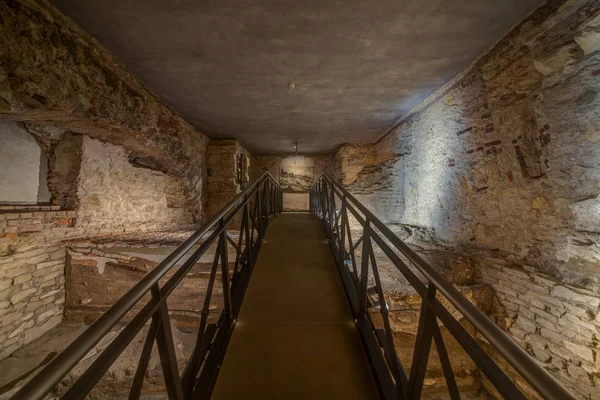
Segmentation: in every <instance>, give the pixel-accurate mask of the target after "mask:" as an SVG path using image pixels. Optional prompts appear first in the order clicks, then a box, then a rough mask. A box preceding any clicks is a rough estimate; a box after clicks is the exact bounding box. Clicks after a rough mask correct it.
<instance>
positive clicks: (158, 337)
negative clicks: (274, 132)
mask: <svg viewBox="0 0 600 400" xmlns="http://www.w3.org/2000/svg"><path fill="white" fill-rule="evenodd" d="M282 210H283V195H282V191H281V187H280V186H279V185H278V184H277V182H276V181H275V180H274V179H273V177H272V176H271V175H270V174H269V173H268V172H265V173H264V174H263V175H262V176H261V177H260V178H258V179H257V180H255V181H254V182H253V183H252V184H250V185H249V187H248V188H246V189H245V190H243V191H242V192H241V193H240V194H239V195H238V196H237V197H236V198H235V199H233V200H232V201H231V202H230V203H229V204H227V206H225V207H224V208H223V209H222V210H221V211H219V213H218V214H217V215H215V216H214V217H212V218H211V219H210V221H208V222H207V223H206V224H205V225H204V226H203V227H202V228H200V229H199V230H197V231H196V232H194V233H193V234H192V235H191V236H190V237H189V238H188V239H187V240H186V241H185V242H183V243H182V244H181V245H180V246H179V247H177V249H175V250H174V251H173V252H172V253H171V254H170V255H169V256H168V257H166V258H165V259H164V260H163V261H162V262H161V263H160V264H158V265H157V266H156V267H155V268H154V269H153V270H152V271H150V272H149V273H148V274H147V275H146V276H144V278H142V279H141V280H140V281H139V282H138V283H137V284H135V286H133V287H132V288H131V289H130V290H129V291H128V292H127V293H126V294H125V295H123V297H121V298H120V299H119V300H118V301H117V302H116V303H115V304H114V305H113V306H112V307H110V309H108V310H107V311H106V312H105V313H104V314H102V316H100V317H99V318H98V319H97V320H96V321H95V322H94V323H93V324H92V325H90V326H89V327H88V328H87V330H86V331H85V332H84V333H83V334H81V336H79V337H78V338H76V339H75V340H74V341H73V343H71V344H70V345H69V346H68V347H67V348H66V349H64V350H63V351H62V352H61V353H60V354H58V355H57V356H56V357H55V358H54V359H52V361H50V362H49V363H48V364H47V365H46V366H45V367H44V368H43V369H42V370H41V371H40V372H39V373H38V374H37V375H36V376H35V377H34V378H33V379H31V380H30V381H29V382H28V383H27V384H25V385H24V386H23V387H22V388H21V389H20V390H19V391H18V392H17V393H16V394H15V395H14V396H13V397H12V398H13V399H15V400H17V399H18V400H23V399H27V400H33V399H41V398H43V397H44V396H45V395H46V394H47V393H49V392H50V391H52V390H53V389H54V388H55V387H56V385H57V384H59V382H61V380H62V379H63V378H64V377H65V376H66V375H67V374H68V373H69V372H70V371H71V370H72V369H73V368H74V367H75V366H76V365H77V363H78V362H79V361H80V360H82V359H83V358H84V357H85V356H86V354H88V352H90V350H92V349H93V348H94V347H95V346H96V344H97V343H98V342H99V341H100V340H101V339H102V338H104V337H105V336H106V335H107V333H109V332H110V331H111V329H113V328H114V327H115V326H116V325H117V324H118V323H119V322H120V320H121V319H122V318H123V317H124V316H125V315H126V314H127V313H129V312H131V311H132V309H133V307H134V306H135V305H136V304H137V303H138V302H139V301H140V300H142V298H143V297H144V296H146V295H148V294H149V295H150V296H151V297H150V300H149V301H148V302H147V303H146V304H145V305H144V306H143V307H142V308H141V310H139V311H137V312H134V314H133V318H132V319H131V320H130V321H129V322H128V323H127V324H126V325H125V326H124V327H123V329H122V330H121V331H120V333H119V334H118V335H117V336H116V337H115V339H114V340H113V341H112V342H111V343H110V344H109V345H108V347H106V348H105V350H104V351H102V353H101V354H100V355H99V356H98V357H97V358H96V359H95V360H94V361H93V363H92V364H91V365H90V366H89V367H88V368H87V369H86V370H85V372H84V373H83V374H82V375H81V376H79V378H78V379H77V380H76V381H75V382H74V384H73V385H72V386H71V387H70V388H69V389H68V390H67V391H66V393H64V395H63V396H62V398H63V399H83V398H85V397H86V396H87V394H88V393H89V392H90V391H91V390H92V389H93V387H94V386H95V385H96V384H97V383H98V381H99V380H100V379H101V378H102V376H103V375H104V374H105V373H106V371H108V369H109V368H110V366H111V365H113V363H114V362H115V361H116V360H117V358H118V357H119V355H120V354H121V353H122V352H123V350H125V348H126V347H127V346H128V345H129V343H130V342H131V341H132V340H133V339H134V338H135V337H136V335H137V334H138V333H139V332H140V331H141V330H142V328H143V327H144V326H145V325H146V323H147V322H148V321H149V320H150V319H152V321H151V323H150V327H149V329H148V332H147V335H146V338H145V342H144V345H143V348H142V352H141V354H140V359H139V363H138V365H137V370H136V373H135V375H134V377H133V381H132V385H131V389H130V394H129V398H130V399H138V398H139V397H140V394H141V389H142V384H143V382H144V375H145V373H146V370H147V368H148V365H149V362H150V356H151V352H152V347H153V345H154V342H156V345H157V348H158V353H159V356H160V363H161V367H162V371H163V377H164V382H165V385H166V389H167V392H168V396H169V399H177V400H182V399H189V398H194V399H207V398H208V397H209V396H210V392H211V390H212V387H213V385H214V382H215V380H216V377H217V372H218V368H219V365H220V363H221V362H222V359H223V356H224V353H225V350H226V347H227V342H228V340H229V337H230V335H231V332H232V331H233V327H234V325H235V321H236V318H237V315H238V312H239V309H240V305H241V302H242V299H243V296H244V293H245V291H246V288H247V284H248V281H249V278H250V274H251V272H252V267H253V266H254V263H255V261H256V257H257V254H258V251H259V250H260V246H261V243H262V241H263V237H264V234H265V231H266V229H267V225H268V224H269V220H270V218H271V217H273V216H275V215H277V214H279V213H280V212H281V211H282ZM238 221H241V226H240V229H239V236H238V240H237V243H235V241H234V239H233V238H232V237H231V236H230V235H229V234H228V226H229V224H232V225H233V224H237V223H238ZM215 241H216V242H217V245H216V252H215V256H214V260H213V262H212V269H211V271H210V277H209V282H208V286H207V289H206V293H205V299H204V304H203V307H202V311H201V313H200V324H199V330H198V336H197V340H196V343H195V347H194V351H193V353H192V355H191V357H190V359H189V360H188V362H187V365H186V367H185V369H184V371H183V373H182V374H181V375H180V373H179V368H178V364H177V358H176V354H175V349H174V342H173V335H172V332H171V324H170V321H169V310H168V308H167V299H168V298H169V295H170V294H172V292H173V290H174V289H175V288H176V287H177V286H178V285H179V284H180V283H181V282H182V280H183V279H184V277H185V276H186V274H187V273H188V272H189V271H190V270H191V269H192V267H193V266H194V265H195V264H196V263H197V262H198V260H199V259H200V257H201V256H202V255H203V254H204V253H205V252H206V251H207V250H208V248H209V247H210V246H211V245H212V244H213V243H214V242H215ZM196 245H199V247H198V248H197V249H196V250H194V251H193V252H191V255H190V256H189V258H188V259H187V260H185V262H183V264H182V265H181V266H180V267H179V268H178V269H177V270H176V271H174V273H173V274H172V276H171V277H170V278H169V279H168V280H167V281H166V283H164V284H163V285H162V286H160V285H159V280H160V279H161V278H162V277H164V276H165V274H166V273H167V272H169V271H170V270H171V269H172V268H173V267H174V266H175V265H176V264H177V262H178V261H179V260H181V259H182V258H183V257H184V256H185V255H186V254H188V253H189V252H190V251H191V250H192V249H193V248H194V247H195V246H196ZM229 245H230V246H231V247H232V248H233V249H235V254H236V256H235V261H234V265H233V272H232V274H231V276H230V272H229V260H228V254H229V252H228V246H229ZM219 268H220V273H221V284H222V294H223V303H224V305H223V310H222V312H221V314H220V316H219V319H218V322H217V323H213V324H210V323H208V316H209V307H210V302H211V296H212V292H213V288H214V285H215V281H216V276H217V271H218V270H219ZM199 295H200V293H199Z"/></svg>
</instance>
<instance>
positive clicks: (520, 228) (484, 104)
mask: <svg viewBox="0 0 600 400" xmlns="http://www.w3.org/2000/svg"><path fill="white" fill-rule="evenodd" d="M599 50H600V3H598V1H591V0H587V1H551V2H549V4H548V5H546V6H544V7H542V8H540V9H539V10H537V11H536V12H535V13H534V14H533V15H531V16H530V17H528V18H527V19H525V20H524V21H523V22H522V23H521V24H519V25H518V26H517V27H515V28H514V29H513V30H512V31H511V32H510V33H509V34H508V35H507V36H506V37H505V38H504V39H503V40H502V41H501V42H500V43H498V44H497V45H496V46H495V47H494V48H493V49H491V50H490V51H489V52H487V53H486V54H485V55H483V56H482V57H481V58H480V59H479V60H478V61H476V62H475V63H474V64H473V66H472V67H471V68H469V69H468V70H467V71H465V72H464V73H463V74H461V75H460V76H458V77H457V78H455V79H454V80H453V81H451V82H450V83H449V84H447V85H446V86H445V87H444V88H442V89H441V90H440V91H438V92H437V93H436V94H434V95H433V96H432V97H431V98H430V99H429V100H428V101H426V102H425V103H424V104H423V105H422V106H420V107H419V108H417V109H416V110H414V111H413V112H412V113H411V114H410V115H408V116H406V117H405V118H404V119H402V120H401V121H400V122H399V123H398V124H397V125H395V126H394V127H393V128H392V129H391V130H390V132H389V133H388V134H387V135H385V136H384V137H383V138H381V139H380V140H379V141H377V142H375V143H373V144H367V145H348V146H344V147H343V148H342V149H340V151H339V152H338V153H337V154H336V157H335V161H336V162H335V165H336V174H337V177H338V178H339V179H341V180H342V181H343V182H344V183H345V184H346V185H347V187H348V188H349V189H350V190H351V191H352V192H354V193H355V194H356V195H357V197H359V199H360V200H362V201H364V202H365V203H366V204H367V205H368V206H369V208H371V209H372V210H373V211H374V212H375V213H376V214H378V215H379V216H380V217H381V218H382V219H383V220H384V221H385V222H387V223H388V224H392V225H393V224H398V225H403V226H408V227H411V229H413V230H414V231H415V232H418V235H419V236H420V237H419V240H426V241H429V242H431V243H435V244H437V245H440V246H442V247H444V248H447V249H452V251H454V252H455V253H459V254H467V255H468V256H469V257H471V258H472V259H473V260H474V262H475V263H476V265H478V269H479V276H480V281H481V282H488V283H490V284H492V285H493V287H494V288H495V289H496V294H497V302H498V306H499V309H503V310H504V311H502V312H499V315H504V318H500V317H499V319H498V323H499V324H500V325H501V326H503V327H505V328H508V329H509V331H510V333H511V334H512V335H513V337H515V338H516V339H517V340H519V342H520V343H521V344H522V345H523V347H525V348H526V349H527V350H528V351H529V352H530V354H532V356H534V357H537V358H538V359H539V360H540V362H542V363H544V365H545V366H546V368H548V370H550V371H551V372H552V373H553V374H554V375H555V376H556V377H558V378H559V379H560V380H561V381H562V382H563V383H565V384H566V385H567V386H568V387H569V388H570V389H571V390H573V391H575V392H576V393H578V394H579V395H580V396H581V398H590V397H592V398H597V397H594V396H597V393H598V392H599V388H600V347H599V346H600V345H599V342H598V338H599V337H600V316H598V312H599V308H598V307H599V301H600V300H599V299H600V249H599V246H600V232H599V231H598V226H600V213H599V212H598V210H600V198H599V197H598V194H599V193H600V146H599V145H598V144H599V143H600V125H599V123H598V121H600V111H599V110H600V96H598V93H600V52H599ZM502 313H505V314H502Z"/></svg>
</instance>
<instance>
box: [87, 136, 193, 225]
mask: <svg viewBox="0 0 600 400" xmlns="http://www.w3.org/2000/svg"><path fill="white" fill-rule="evenodd" d="M81 151H82V162H81V167H80V171H79V177H78V185H77V197H78V204H79V205H78V213H79V219H78V223H77V227H81V228H84V229H87V230H89V229H97V230H98V231H104V232H107V231H108V232H143V231H157V230H168V229H173V228H182V227H185V226H189V225H191V224H193V222H194V219H193V214H192V210H191V207H188V201H187V196H186V191H187V188H186V186H185V182H184V181H183V179H182V178H177V177H173V176H169V175H167V174H165V173H163V172H160V171H155V170H152V169H148V168H143V167H135V166H133V165H132V164H131V163H130V162H129V161H128V154H127V152H126V151H125V149H123V148H122V147H121V146H115V145H112V144H110V143H102V142H100V141H98V140H95V139H90V138H89V137H85V136H84V138H83V142H82V148H81Z"/></svg>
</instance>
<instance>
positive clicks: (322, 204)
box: [311, 172, 574, 400]
mask: <svg viewBox="0 0 600 400" xmlns="http://www.w3.org/2000/svg"><path fill="white" fill-rule="evenodd" d="M328 186H329V188H328ZM335 196H337V197H338V198H339V199H341V203H342V204H341V208H340V210H339V211H338V210H337V208H336V206H335ZM327 208H330V209H329V210H327ZM354 208H355V209H354ZM346 209H348V210H350V212H351V213H352V214H353V215H354V216H355V217H356V219H357V221H359V223H360V224H361V225H362V226H363V228H364V230H365V231H364V233H363V236H362V239H361V240H362V243H363V247H364V246H365V244H367V245H369V246H370V244H368V243H367V242H370V239H371V238H372V239H373V240H374V241H375V242H376V243H377V244H378V245H379V246H380V248H381V249H382V250H383V251H384V253H386V255H387V256H388V257H389V258H390V259H391V261H392V262H393V263H394V264H395V266H396V267H397V268H398V269H399V270H400V272H401V273H403V274H404V275H405V276H406V277H407V278H410V279H409V282H411V283H412V284H413V286H414V287H415V289H417V291H418V292H419V294H420V295H421V296H422V298H423V306H422V309H425V308H427V306H429V308H432V309H433V310H432V311H433V312H434V314H436V317H438V318H440V320H442V322H444V323H445V324H446V323H450V324H451V323H452V322H451V321H450V320H449V319H448V318H447V317H448V315H446V313H445V312H444V311H443V310H442V308H444V309H445V307H444V306H443V305H442V304H441V303H440V302H439V300H437V299H436V298H435V292H436V291H439V292H440V293H441V294H443V295H444V296H445V297H446V298H447V299H448V301H449V302H450V303H451V304H452V305H453V306H454V307H455V308H456V309H457V310H458V311H459V312H460V313H461V314H462V315H463V316H464V317H465V318H466V319H467V320H468V321H469V322H470V323H471V324H472V325H473V326H474V327H475V328H476V329H477V330H478V331H479V332H480V333H481V334H482V335H483V337H485V338H486V339H487V340H488V341H489V343H490V344H491V345H492V346H493V347H494V348H495V349H496V350H497V351H498V352H499V353H500V354H501V355H502V356H503V357H504V358H505V359H506V360H507V361H508V362H509V363H510V364H511V365H512V366H513V367H514V368H515V370H516V371H517V372H518V373H519V374H520V375H521V376H522V377H523V378H524V379H525V380H526V381H527V382H528V383H529V384H530V385H531V386H532V387H533V388H534V389H535V390H536V391H537V392H538V393H539V394H541V395H542V396H543V397H544V398H546V399H557V400H558V399H572V398H574V397H573V396H572V394H570V393H569V392H568V391H567V390H566V389H565V388H564V387H563V386H562V385H561V384H560V383H559V382H558V381H557V380H556V379H555V378H554V377H553V376H552V375H550V374H549V373H548V372H547V371H546V370H545V369H544V368H543V367H542V366H541V365H539V364H538V363H537V362H536V361H535V360H533V359H532V358H531V357H530V356H529V355H528V354H527V353H526V352H525V350H523V349H522V348H521V347H520V346H519V345H518V344H517V343H515V342H514V341H513V340H512V339H511V338H510V337H509V336H508V335H507V334H506V333H505V332H504V331H503V330H502V329H500V327H498V326H497V325H496V324H495V323H494V322H493V321H492V320H491V319H489V318H488V317H487V316H486V315H485V314H483V313H482V312H481V311H480V310H479V309H478V308H477V307H476V306H475V305H474V304H473V303H471V302H470V301H469V300H468V299H467V298H466V297H464V296H463V295H462V294H461V293H460V292H459V291H458V290H457V289H456V288H455V287H454V286H453V285H452V284H451V283H450V282H449V281H448V280H446V279H445V278H444V277H443V276H442V275H441V274H440V273H439V272H438V271H436V270H435V269H434V268H433V267H431V265H429V264H428V263H427V262H426V261H425V260H423V259H422V258H421V257H420V256H419V255H418V254H417V253H415V252H414V251H413V250H412V249H411V248H410V247H409V246H408V245H406V243H404V242H403V241H402V240H401V239H400V238H399V237H398V236H396V235H395V234H394V233H393V232H392V231H391V230H390V229H389V228H388V227H387V226H386V225H385V224H384V223H383V222H381V220H379V219H378V218H377V217H376V216H375V215H374V214H373V213H372V212H370V211H369V210H368V209H367V208H366V207H365V206H364V205H363V204H361V203H360V202H359V201H358V200H357V199H356V198H355V197H354V196H353V195H352V194H351V193H350V192H349V191H348V190H346V189H345V188H344V187H343V186H342V185H341V184H340V183H339V182H337V181H336V180H335V179H333V178H332V177H331V176H330V175H329V174H327V173H326V172H324V173H322V174H321V175H320V176H319V178H318V179H317V180H316V181H315V184H314V185H313V187H312V188H311V210H312V211H313V213H315V214H316V215H318V216H320V217H321V218H323V221H324V224H325V225H326V230H327V231H328V232H329V234H330V236H331V239H333V240H331V241H330V242H334V243H333V245H334V246H336V249H334V248H333V246H332V249H333V250H334V254H335V252H339V255H340V261H343V260H346V257H347V256H348V255H347V254H343V253H348V252H347V251H346V249H345V245H346V243H345V232H346V226H342V227H340V226H339V225H340V221H339V219H342V221H344V218H345V223H346V224H347V225H348V228H347V230H348V231H350V227H349V224H348V222H347V216H343V215H342V216H341V217H339V216H338V214H339V213H342V212H346V213H347V211H345V210H346ZM357 210H358V211H360V212H361V213H362V214H363V215H364V218H361V217H360V215H359V214H358V213H357V212H356V211H357ZM333 214H336V215H335V216H334V215H333ZM327 219H328V220H327ZM342 225H344V222H342ZM370 225H372V226H374V227H375V228H377V229H378V230H379V232H381V234H382V235H383V236H384V238H385V239H387V240H388V241H389V243H391V245H392V246H393V247H395V248H396V249H398V250H399V251H400V252H401V253H402V254H403V255H404V256H405V257H406V258H407V259H408V260H409V261H410V262H411V263H412V264H413V265H414V266H415V267H416V268H417V269H418V270H419V271H420V272H421V274H423V275H424V276H425V278H427V280H428V282H429V286H428V287H425V285H423V284H419V283H420V282H418V280H417V279H416V276H414V274H413V275H412V276H411V274H412V272H410V270H408V268H406V269H404V268H403V267H406V265H405V264H404V263H403V262H402V261H401V260H400V259H399V258H398V257H397V255H396V254H395V253H394V252H393V250H391V249H390V248H389V247H388V246H387V244H386V243H385V242H384V241H383V240H381V238H380V237H378V235H377V234H376V233H375V232H374V231H373V229H372V228H371V227H370ZM336 229H337V237H336V236H335V235H336V233H335V232H334V231H336ZM340 229H342V230H343V232H340ZM340 236H341V238H340ZM350 240H351V239H350ZM356 247H358V246H356ZM368 250H369V249H367V251H368ZM353 251H354V249H352V248H351V252H352V254H350V255H351V256H352V260H353V259H354V254H353ZM363 253H365V249H364V248H363ZM342 254H343V256H342ZM336 255H337V254H336ZM363 255H364V254H363ZM366 257H367V258H370V260H371V263H372V264H371V265H372V266H373V269H374V271H373V272H374V274H378V272H377V271H376V269H377V268H376V264H375V258H374V255H373V253H372V250H371V254H370V256H369V255H366ZM362 262H363V263H365V260H364V259H363V260H362ZM366 266H367V268H368V260H367V264H366ZM355 268H356V266H355ZM362 273H364V272H362ZM377 279H378V278H377V277H376V280H377ZM364 290H366V283H364ZM365 296H366V294H365ZM385 311H386V312H387V310H385ZM446 311H447V310H446ZM442 314H443V315H442ZM423 319H424V311H423V310H422V315H421V321H420V327H419V329H421V324H425V325H426V323H424V321H423ZM447 327H448V326H447ZM448 328H450V327H448ZM424 329H425V328H424ZM449 330H450V329H449ZM419 333H422V332H421V331H419ZM432 334H433V335H434V336H435V332H433V333H432ZM453 334H454V333H453ZM455 336H456V335H455ZM457 339H458V338H457ZM418 341H419V338H417V343H418ZM459 342H460V341H459ZM467 342H469V340H468V339H467V338H464V340H463V343H467ZM429 343H431V342H430V341H429ZM472 343H474V341H473V342H469V344H472ZM461 344H462V343H461ZM437 345H438V340H436V346H437ZM463 347H464V345H463ZM465 350H466V349H465ZM416 351H417V348H415V352H416ZM419 351H422V349H420V350H419ZM428 351H429V350H427V353H428ZM472 351H473V352H474V353H477V352H478V350H476V349H472ZM416 355H417V353H415V356H416ZM440 356H441V355H440ZM413 361H414V360H413ZM442 364H443V362H442ZM391 367H393V366H391ZM484 367H485V365H484ZM422 368H425V367H422ZM492 369H494V368H493V367H492ZM484 372H486V371H484ZM497 372H498V371H496V372H493V371H492V372H490V373H497ZM444 373H445V374H446V370H445V371H444ZM412 374H413V371H412V368H411V378H412ZM423 376H424V371H423ZM400 378H402V377H400ZM497 378H498V379H501V378H502V377H497ZM396 380H397V381H398V379H396ZM505 381H506V380H505ZM413 385H414V383H413ZM412 390H415V388H414V387H413V388H412ZM417 390H419V392H420V389H417ZM402 391H404V394H406V393H407V391H406V388H404V389H402Z"/></svg>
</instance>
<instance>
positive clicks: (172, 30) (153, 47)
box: [53, 0, 544, 154]
mask: <svg viewBox="0 0 600 400" xmlns="http://www.w3.org/2000/svg"><path fill="white" fill-rule="evenodd" d="M53 2H54V3H55V5H56V6H57V7H58V8H59V9H61V10H62V11H63V12H64V13H65V14H67V15H68V16H70V17H71V18H72V19H73V20H75V22H77V23H78V24H79V25H81V26H82V27H83V28H84V29H85V30H86V31H88V32H89V33H90V34H92V35H93V36H94V37H96V38H97V39H98V40H100V41H101V42H102V43H103V44H105V45H106V46H107V47H108V48H110V49H111V50H112V51H113V52H114V53H115V54H116V55H117V56H119V57H120V58H121V59H122V60H123V61H124V62H125V64H126V65H127V66H128V67H129V68H130V69H131V71H132V72H133V73H135V74H136V75H138V76H139V77H140V78H141V79H142V80H143V81H144V82H145V83H146V84H147V85H148V86H149V87H151V88H152V89H153V90H155V91H156V92H157V93H158V94H159V95H160V96H161V97H162V98H163V99H164V100H165V101H166V102H167V103H168V104H170V105H171V106H172V107H173V108H174V109H175V110H176V111H178V112H179V113H181V114H182V115H183V116H184V117H185V118H186V119H187V120H188V121H189V122H190V123H192V124H194V125H195V126H196V127H198V128H199V129H200V130H201V131H203V132H204V133H206V134H207V135H208V136H209V137H211V138H219V137H228V138H231V137H236V138H238V139H240V140H242V141H243V142H244V144H246V145H247V147H249V149H250V150H251V151H254V152H256V153H270V154H278V153H288V152H293V147H294V142H296V141H298V143H299V151H300V152H302V153H319V152H327V151H331V150H333V149H334V148H335V147H336V146H338V145H339V144H341V143H346V142H356V141H371V140H373V139H375V138H377V137H378V136H379V135H380V134H381V133H383V132H385V131H386V130H387V129H388V128H389V127H390V125H392V124H393V123H394V122H395V121H396V120H398V119H399V118H400V117H401V116H402V115H404V114H405V113H406V112H408V111H409V110H410V109H412V108H413V107H415V106H416V105H418V104H419V103H420V102H421V101H422V100H423V99H424V98H426V97H427V96H428V95H429V94H431V93H433V92H434V91H435V90H436V89H438V88H440V87H441V86H443V84H444V83H446V82H448V81H449V80H450V79H451V78H452V77H453V76H455V75H456V74H457V73H459V72H461V71H462V70H464V69H465V68H466V67H467V66H468V65H469V64H470V63H471V62H472V61H473V60H474V59H475V58H476V57H477V56H478V55H480V54H481V53H482V52H483V51H485V50H486V49H487V48H489V47H490V46H491V45H493V44H494V43H495V42H496V41H498V40H499V39H500V38H502V36H503V35H504V34H506V33H507V32H508V31H509V29H510V28H511V27H512V26H513V25H515V24H516V23H517V22H519V21H520V20H521V19H523V17H525V16H526V15H527V14H528V13H529V12H531V11H532V10H533V9H534V8H536V7H537V6H539V5H541V4H542V3H544V2H543V1H541V0H502V1H498V0H430V1H423V0H371V1H367V0H253V1H249V0H175V1H164V0H86V1H79V0H53Z"/></svg>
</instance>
